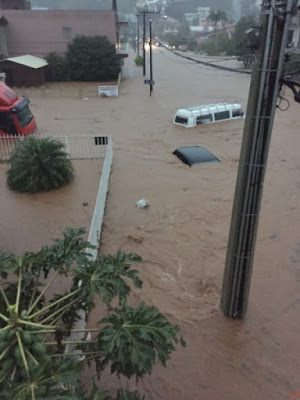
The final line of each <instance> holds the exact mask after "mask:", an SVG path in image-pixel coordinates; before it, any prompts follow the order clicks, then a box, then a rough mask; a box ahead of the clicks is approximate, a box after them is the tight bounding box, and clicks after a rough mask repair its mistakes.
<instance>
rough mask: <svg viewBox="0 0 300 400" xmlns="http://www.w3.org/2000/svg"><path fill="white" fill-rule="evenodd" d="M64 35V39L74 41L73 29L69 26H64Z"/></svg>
mask: <svg viewBox="0 0 300 400" xmlns="http://www.w3.org/2000/svg"><path fill="white" fill-rule="evenodd" d="M62 33H63V37H64V39H72V28H70V27H69V26H63V28H62Z"/></svg>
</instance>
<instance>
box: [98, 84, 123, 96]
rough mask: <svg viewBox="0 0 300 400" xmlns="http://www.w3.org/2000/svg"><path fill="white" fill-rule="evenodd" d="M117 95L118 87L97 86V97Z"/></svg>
mask: <svg viewBox="0 0 300 400" xmlns="http://www.w3.org/2000/svg"><path fill="white" fill-rule="evenodd" d="M118 95H119V88H118V86H98V96H99V97H112V96H118Z"/></svg>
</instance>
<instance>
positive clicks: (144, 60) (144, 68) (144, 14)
mask: <svg viewBox="0 0 300 400" xmlns="http://www.w3.org/2000/svg"><path fill="white" fill-rule="evenodd" d="M145 41H146V11H145V10H144V11H143V76H145V75H146V49H145Z"/></svg>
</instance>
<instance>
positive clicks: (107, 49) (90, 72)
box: [67, 36, 121, 82]
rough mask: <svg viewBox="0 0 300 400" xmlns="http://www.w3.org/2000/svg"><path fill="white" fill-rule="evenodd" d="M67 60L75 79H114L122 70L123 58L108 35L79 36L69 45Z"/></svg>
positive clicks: (72, 77)
mask: <svg viewBox="0 0 300 400" xmlns="http://www.w3.org/2000/svg"><path fill="white" fill-rule="evenodd" d="M67 62H68V65H69V69H70V72H71V79H72V80H74V81H85V82H86V81H109V80H114V79H117V78H118V75H119V72H120V71H121V59H120V58H119V57H118V55H117V53H116V48H115V46H114V45H113V44H112V43H111V42H110V41H109V40H108V39H107V37H106V36H77V37H76V38H75V39H74V40H73V42H72V43H71V44H70V45H69V47H68V51H67Z"/></svg>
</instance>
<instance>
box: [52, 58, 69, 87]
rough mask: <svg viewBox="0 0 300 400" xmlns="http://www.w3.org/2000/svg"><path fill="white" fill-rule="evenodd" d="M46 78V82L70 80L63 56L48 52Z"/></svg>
mask: <svg viewBox="0 0 300 400" xmlns="http://www.w3.org/2000/svg"><path fill="white" fill-rule="evenodd" d="M46 61H47V62H48V65H47V68H46V80H47V81H48V82H66V81H69V80H70V70H69V66H68V63H67V60H66V58H65V57H62V56H60V55H59V54H56V53H50V54H48V55H47V57H46Z"/></svg>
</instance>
